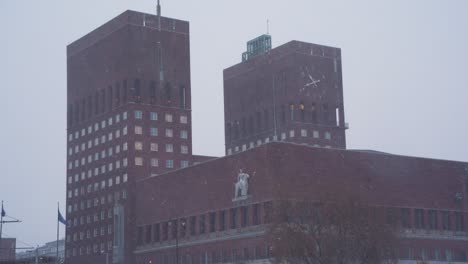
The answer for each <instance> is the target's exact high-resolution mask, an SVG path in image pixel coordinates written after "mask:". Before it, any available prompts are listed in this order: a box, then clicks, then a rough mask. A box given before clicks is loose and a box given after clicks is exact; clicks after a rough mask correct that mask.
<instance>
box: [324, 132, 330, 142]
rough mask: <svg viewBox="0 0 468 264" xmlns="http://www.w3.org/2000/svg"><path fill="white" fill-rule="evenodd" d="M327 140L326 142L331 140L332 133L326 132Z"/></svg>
mask: <svg viewBox="0 0 468 264" xmlns="http://www.w3.org/2000/svg"><path fill="white" fill-rule="evenodd" d="M325 139H326V140H331V133H330V132H328V131H326V132H325Z"/></svg>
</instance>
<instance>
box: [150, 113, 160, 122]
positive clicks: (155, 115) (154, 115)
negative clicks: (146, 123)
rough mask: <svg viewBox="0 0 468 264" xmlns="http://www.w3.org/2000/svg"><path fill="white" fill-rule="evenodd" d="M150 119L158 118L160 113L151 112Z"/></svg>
mask: <svg viewBox="0 0 468 264" xmlns="http://www.w3.org/2000/svg"><path fill="white" fill-rule="evenodd" d="M150 120H152V121H156V120H158V113H156V112H151V113H150Z"/></svg>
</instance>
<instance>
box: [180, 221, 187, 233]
mask: <svg viewBox="0 0 468 264" xmlns="http://www.w3.org/2000/svg"><path fill="white" fill-rule="evenodd" d="M186 233H187V220H186V219H185V218H182V219H180V237H185V234H186Z"/></svg>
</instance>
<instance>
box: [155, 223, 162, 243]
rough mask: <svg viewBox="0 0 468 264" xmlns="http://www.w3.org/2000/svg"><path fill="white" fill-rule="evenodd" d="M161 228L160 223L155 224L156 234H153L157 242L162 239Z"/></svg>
mask: <svg viewBox="0 0 468 264" xmlns="http://www.w3.org/2000/svg"><path fill="white" fill-rule="evenodd" d="M159 229H160V224H155V225H154V234H153V236H154V241H155V242H159V240H160V239H161V237H160V230H159Z"/></svg>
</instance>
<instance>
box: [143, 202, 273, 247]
mask: <svg viewBox="0 0 468 264" xmlns="http://www.w3.org/2000/svg"><path fill="white" fill-rule="evenodd" d="M271 208H272V207H271V202H265V203H262V204H253V205H250V206H242V207H234V208H230V209H225V210H220V211H217V212H209V213H207V214H202V215H198V216H190V217H187V218H180V219H174V220H169V221H165V222H162V223H156V224H151V225H146V226H140V227H138V228H137V229H138V230H137V244H138V245H143V244H151V243H156V242H161V241H166V240H168V239H175V238H176V236H177V237H179V238H184V237H188V236H196V235H202V234H205V233H212V232H217V231H224V230H226V229H236V228H243V227H247V226H251V225H253V226H254V225H260V224H261V223H268V222H269V221H270V218H271V215H270V214H271ZM261 212H263V214H261Z"/></svg>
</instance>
